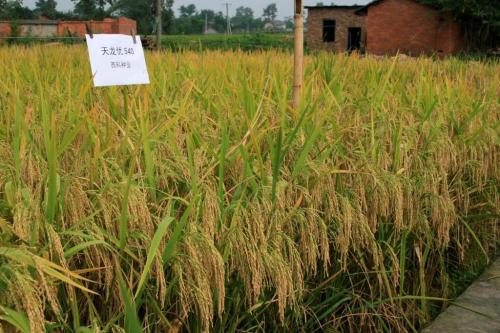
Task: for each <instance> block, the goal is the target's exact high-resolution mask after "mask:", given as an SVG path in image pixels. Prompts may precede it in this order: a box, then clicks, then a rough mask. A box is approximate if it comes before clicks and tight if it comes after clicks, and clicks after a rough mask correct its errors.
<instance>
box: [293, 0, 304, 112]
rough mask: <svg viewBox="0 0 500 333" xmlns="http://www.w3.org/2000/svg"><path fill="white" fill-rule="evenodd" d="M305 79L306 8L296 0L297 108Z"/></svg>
mask: <svg viewBox="0 0 500 333" xmlns="http://www.w3.org/2000/svg"><path fill="white" fill-rule="evenodd" d="M303 81H304V8H303V7H302V0H295V55H294V78H293V108H294V109H297V108H298V106H299V104H300V99H301V97H302V85H303Z"/></svg>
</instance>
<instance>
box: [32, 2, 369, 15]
mask: <svg viewBox="0 0 500 333" xmlns="http://www.w3.org/2000/svg"><path fill="white" fill-rule="evenodd" d="M320 1H321V0H320ZM35 2H36V0H24V4H25V5H27V6H29V7H34V4H35ZM224 2H230V3H232V5H231V9H232V12H233V13H234V10H235V8H237V7H239V6H245V7H252V9H253V10H254V13H255V16H256V17H259V16H261V15H262V10H263V8H264V7H265V6H267V5H268V4H270V3H273V2H275V3H276V4H277V5H278V15H279V16H280V17H286V16H292V15H293V0H227V1H225V0H175V1H174V3H175V5H174V6H175V8H176V9H178V8H179V7H180V6H182V5H187V4H191V3H193V4H195V5H196V8H198V9H212V10H215V11H219V10H220V11H222V10H224V11H225V8H224V7H223V5H222V4H223V3H224ZM317 2H319V1H318V0H304V5H306V6H307V5H315V4H316V3H317ZM331 2H332V1H331V0H323V3H324V4H330V3H331ZM334 2H335V4H336V5H353V4H358V5H364V4H366V3H368V2H369V0H334ZM57 3H58V8H59V10H63V11H67V10H70V9H72V8H73V2H72V1H71V0H57Z"/></svg>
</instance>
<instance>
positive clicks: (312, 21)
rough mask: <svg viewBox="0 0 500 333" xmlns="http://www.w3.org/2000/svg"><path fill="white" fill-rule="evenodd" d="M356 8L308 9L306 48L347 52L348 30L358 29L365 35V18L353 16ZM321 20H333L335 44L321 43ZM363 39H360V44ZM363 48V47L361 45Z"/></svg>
mask: <svg viewBox="0 0 500 333" xmlns="http://www.w3.org/2000/svg"><path fill="white" fill-rule="evenodd" d="M356 9H358V8H309V11H308V16H307V36H306V40H307V47H308V48H309V49H311V50H327V51H335V52H345V51H347V46H348V45H347V42H348V28H349V27H359V28H361V31H362V36H365V35H366V29H365V27H366V24H365V17H364V16H359V15H356V14H354V12H355V10H356ZM323 20H335V22H336V28H335V42H332V43H324V42H323ZM363 41H364V37H362V44H363ZM362 48H363V45H362Z"/></svg>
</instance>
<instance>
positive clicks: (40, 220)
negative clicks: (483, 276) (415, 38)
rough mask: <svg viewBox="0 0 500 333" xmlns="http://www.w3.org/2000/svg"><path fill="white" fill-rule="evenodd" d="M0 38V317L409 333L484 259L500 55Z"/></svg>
mask: <svg viewBox="0 0 500 333" xmlns="http://www.w3.org/2000/svg"><path fill="white" fill-rule="evenodd" d="M147 61H148V66H149V71H150V76H151V80H152V84H151V85H149V86H144V87H128V88H111V89H93V88H92V83H91V78H90V69H89V66H88V57H87V51H86V49H85V48H84V47H81V46H76V47H62V46H61V47H43V46H39V47H33V48H21V47H12V48H3V49H0V78H1V80H0V232H1V233H0V299H1V301H0V305H1V307H0V323H1V325H2V327H3V328H4V330H6V331H7V332H9V330H11V329H12V325H14V326H15V327H17V329H18V330H20V331H22V332H44V331H46V332H75V333H76V332H84V333H87V332H140V331H145V332H169V331H171V332H177V330H178V329H180V330H181V331H186V332H206V331H214V332H280V331H281V332H321V331H326V332H415V331H416V330H418V329H419V328H421V327H422V326H423V325H425V324H426V323H427V322H428V321H429V320H430V319H431V317H432V316H433V315H435V314H436V313H437V312H438V311H439V310H440V309H442V307H443V306H445V305H446V300H447V299H449V298H451V297H454V295H455V294H456V293H457V291H458V288H461V287H462V284H463V281H466V280H467V279H469V278H470V277H471V276H473V275H474V274H477V273H478V272H479V271H480V270H481V269H482V267H484V266H485V265H486V263H487V262H488V258H489V257H491V258H493V257H494V256H495V255H496V250H497V249H498V245H499V236H500V228H499V207H500V197H499V187H498V179H499V168H498V166H499V165H500V161H499V155H500V154H499V152H500V149H499V143H500V142H499V124H500V91H499V90H498V87H499V86H500V64H499V63H498V62H490V63H479V62H465V61H461V60H457V59H449V60H445V61H434V60H432V59H428V58H422V59H405V60H397V59H382V60H380V59H373V58H370V57H366V58H358V57H356V56H352V57H347V56H343V55H335V56H334V55H330V54H319V55H316V56H311V57H308V58H307V59H306V61H307V66H306V87H305V96H304V102H303V105H302V106H301V107H300V108H299V110H297V111H294V110H292V109H291V108H290V99H291V87H290V86H291V84H290V82H291V77H292V68H291V63H292V59H291V55H290V54H287V53H280V52H274V51H269V52H263V53H253V54H245V53H243V52H204V53H192V52H178V53H169V52H165V53H161V54H156V53H155V54H148V55H147Z"/></svg>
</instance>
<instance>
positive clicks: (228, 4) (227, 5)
mask: <svg viewBox="0 0 500 333" xmlns="http://www.w3.org/2000/svg"><path fill="white" fill-rule="evenodd" d="M224 5H225V6H226V21H227V23H226V24H227V28H226V32H227V34H228V35H231V33H232V31H231V18H229V6H231V4H230V3H228V2H226V3H225V4H224Z"/></svg>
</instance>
